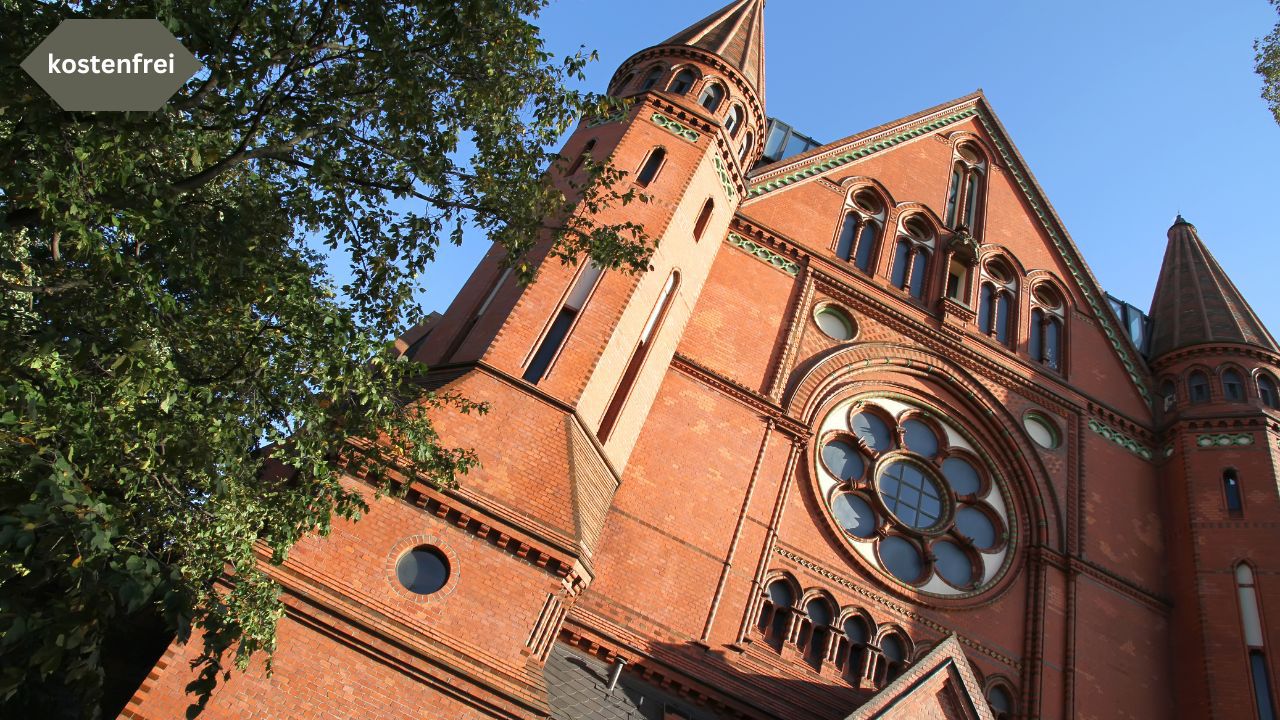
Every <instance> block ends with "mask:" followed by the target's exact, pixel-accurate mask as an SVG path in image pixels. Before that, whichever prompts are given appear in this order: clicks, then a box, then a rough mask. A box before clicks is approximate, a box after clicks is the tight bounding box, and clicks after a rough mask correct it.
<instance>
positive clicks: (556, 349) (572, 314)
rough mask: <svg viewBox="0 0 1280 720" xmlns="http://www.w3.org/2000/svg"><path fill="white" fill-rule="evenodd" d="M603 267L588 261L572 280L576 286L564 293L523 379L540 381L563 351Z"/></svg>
mask: <svg viewBox="0 0 1280 720" xmlns="http://www.w3.org/2000/svg"><path fill="white" fill-rule="evenodd" d="M601 272H602V270H601V269H600V267H599V266H598V265H596V264H595V263H593V262H591V261H588V262H587V266H586V267H584V268H583V269H582V272H581V273H579V274H578V279H577V281H575V282H574V284H573V289H572V290H570V291H569V295H568V296H567V297H565V300H564V305H563V306H561V308H560V312H558V313H556V319H555V320H554V321H552V323H551V328H550V329H548V330H547V334H546V335H545V336H543V338H542V344H541V345H539V346H538V351H537V352H535V353H534V354H533V359H532V360H530V361H529V366H528V367H527V368H525V371H524V379H525V380H526V381H528V382H531V383H533V384H534V385H537V384H538V383H539V382H540V381H541V380H542V378H543V377H545V376H546V374H547V371H548V370H549V369H551V363H552V362H553V361H554V360H555V359H556V356H557V355H559V354H560V348H561V346H563V345H564V341H565V338H567V337H569V331H570V330H571V329H573V324H574V322H576V321H577V319H578V314H579V313H581V312H582V306H583V305H585V304H586V303H587V298H588V297H590V296H591V291H592V290H594V289H595V287H596V282H597V281H599V280H600V273H601Z"/></svg>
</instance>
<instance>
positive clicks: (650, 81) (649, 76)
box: [640, 65, 664, 92]
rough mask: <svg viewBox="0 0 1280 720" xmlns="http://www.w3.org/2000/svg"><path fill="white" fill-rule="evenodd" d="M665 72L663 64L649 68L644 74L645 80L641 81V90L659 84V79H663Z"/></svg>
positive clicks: (649, 88)
mask: <svg viewBox="0 0 1280 720" xmlns="http://www.w3.org/2000/svg"><path fill="white" fill-rule="evenodd" d="M663 72H664V71H663V68H662V66H661V65H654V66H653V67H652V68H649V72H648V73H646V74H645V76H644V81H643V82H641V83H640V92H644V91H645V90H652V89H653V88H654V86H656V85H657V84H658V81H659V80H661V79H662V73H663Z"/></svg>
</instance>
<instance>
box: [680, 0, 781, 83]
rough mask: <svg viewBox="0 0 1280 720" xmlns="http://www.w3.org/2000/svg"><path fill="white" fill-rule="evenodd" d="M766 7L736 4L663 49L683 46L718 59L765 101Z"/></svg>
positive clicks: (749, 1) (759, 1) (740, 0)
mask: <svg viewBox="0 0 1280 720" xmlns="http://www.w3.org/2000/svg"><path fill="white" fill-rule="evenodd" d="M764 3H765V0H734V2H731V3H729V4H728V5H726V6H724V7H722V8H720V9H719V10H717V11H715V12H713V13H711V14H710V15H708V16H707V17H705V18H703V19H701V20H699V21H698V22H696V23H694V24H693V25H690V26H689V27H688V28H685V29H684V30H683V31H681V32H678V33H676V34H675V35H673V36H672V37H670V38H668V39H667V40H666V41H664V42H662V43H660V44H661V45H684V46H688V47H695V48H699V49H701V50H705V51H707V52H709V53H712V54H714V55H717V56H719V57H720V58H722V59H723V60H724V61H725V62H726V63H728V64H729V65H730V66H732V67H733V68H734V69H735V70H737V71H738V72H740V73H741V74H742V77H743V78H744V79H745V80H746V81H747V82H748V83H749V84H750V85H751V87H752V89H753V90H755V91H756V93H757V94H758V95H759V96H760V97H761V98H763V97H764Z"/></svg>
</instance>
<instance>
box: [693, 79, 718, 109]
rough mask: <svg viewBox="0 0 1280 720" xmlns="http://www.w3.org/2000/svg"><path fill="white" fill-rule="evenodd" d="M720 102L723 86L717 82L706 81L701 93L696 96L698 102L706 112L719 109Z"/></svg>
mask: <svg viewBox="0 0 1280 720" xmlns="http://www.w3.org/2000/svg"><path fill="white" fill-rule="evenodd" d="M722 102H724V88H723V87H721V86H720V84H719V83H707V86H706V87H705V88H703V90H702V95H701V96H699V97H698V104H699V105H701V106H702V107H704V108H706V109H707V112H715V111H717V110H719V109H720V103H722Z"/></svg>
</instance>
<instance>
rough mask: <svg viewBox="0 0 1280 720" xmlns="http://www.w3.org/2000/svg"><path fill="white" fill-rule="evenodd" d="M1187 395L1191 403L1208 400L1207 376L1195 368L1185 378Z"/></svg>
mask: <svg viewBox="0 0 1280 720" xmlns="http://www.w3.org/2000/svg"><path fill="white" fill-rule="evenodd" d="M1187 395H1188V396H1189V397H1190V398H1191V402H1192V403H1207V402H1209V377H1208V376H1207V375H1205V374H1204V373H1203V372H1201V371H1199V370H1196V371H1195V372H1193V373H1191V377H1189V378H1187Z"/></svg>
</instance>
